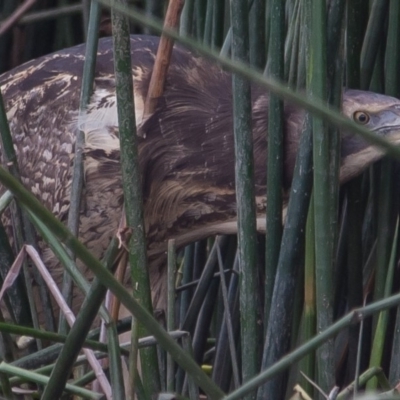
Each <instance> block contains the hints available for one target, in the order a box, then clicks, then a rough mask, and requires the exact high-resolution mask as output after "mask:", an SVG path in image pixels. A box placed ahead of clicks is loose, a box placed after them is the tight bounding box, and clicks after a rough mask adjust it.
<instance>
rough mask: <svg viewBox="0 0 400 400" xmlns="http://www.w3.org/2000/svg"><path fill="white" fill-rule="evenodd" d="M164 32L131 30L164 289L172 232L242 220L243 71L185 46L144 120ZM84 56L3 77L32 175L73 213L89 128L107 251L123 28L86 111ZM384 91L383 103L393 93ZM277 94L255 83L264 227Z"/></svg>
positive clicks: (85, 204) (289, 151)
mask: <svg viewBox="0 0 400 400" xmlns="http://www.w3.org/2000/svg"><path fill="white" fill-rule="evenodd" d="M158 42H159V40H158V39H157V38H154V37H150V36H133V37H132V38H131V48H132V63H133V64H132V75H133V77H134V98H135V107H136V109H135V114H136V121H137V124H138V140H139V153H140V168H141V172H142V189H143V196H144V214H145V223H146V232H147V238H148V255H149V260H150V275H151V279H152V285H153V290H154V292H157V293H158V295H160V293H161V292H162V290H163V286H164V285H165V282H166V281H165V277H164V272H165V268H162V267H161V266H162V262H163V260H165V251H166V248H167V239H169V238H175V239H176V242H177V245H178V247H180V246H183V245H185V244H187V243H189V242H191V241H194V240H198V239H200V238H204V237H206V236H208V235H210V234H216V233H234V232H235V231H236V229H237V226H236V195H235V179H234V140H233V121H232V83H231V76H230V74H229V73H227V72H225V71H224V70H222V69H221V68H220V67H219V66H217V65H215V64H213V63H211V62H209V61H207V60H206V59H204V58H201V57H199V56H198V55H196V54H195V53H194V52H192V51H190V50H187V49H185V48H183V47H181V46H178V45H175V47H174V51H173V56H172V62H171V65H170V68H169V72H168V78H167V82H166V85H165V90H164V94H163V96H162V98H161V99H159V101H158V104H157V108H156V110H155V112H154V113H153V114H152V115H150V116H149V117H148V118H147V119H145V120H144V119H143V108H144V101H145V97H146V93H147V90H148V85H149V80H150V74H151V71H152V67H153V63H154V59H155V54H156V51H157V46H158ZM83 63H84V46H83V45H81V46H76V47H73V48H70V49H66V50H63V51H60V52H57V53H54V54H51V55H49V56H46V57H43V58H40V59H38V60H34V61H31V62H29V63H26V64H24V65H22V66H20V67H18V68H16V69H14V70H12V71H11V72H10V73H7V74H4V75H2V76H0V86H1V90H2V93H3V96H4V100H5V106H6V110H7V115H8V118H9V122H10V127H11V131H12V134H13V138H14V143H15V148H16V151H17V154H18V162H19V166H20V170H21V175H22V180H23V183H24V184H25V186H26V187H27V188H28V189H30V190H31V191H32V192H33V193H34V194H35V195H36V196H37V197H38V198H39V199H41V201H42V202H43V204H45V206H46V207H47V208H48V209H49V210H51V211H52V212H53V213H54V214H55V215H56V216H57V217H58V218H59V219H61V220H64V221H65V220H66V217H67V214H68V209H69V196H70V186H71V179H72V176H71V165H72V163H73V153H74V143H75V135H76V132H77V131H78V129H80V130H82V131H83V132H84V133H85V138H86V145H85V149H84V155H85V161H84V163H85V164H84V168H85V187H84V193H83V197H82V201H81V220H80V235H79V237H80V239H81V240H82V241H83V242H84V243H85V244H86V245H87V246H88V248H89V249H90V250H91V251H92V252H93V253H94V254H95V255H96V256H97V257H101V256H102V255H103V253H104V251H105V249H106V248H107V245H108V243H109V241H110V239H111V238H112V237H113V236H114V235H115V233H116V231H117V228H118V225H119V221H120V218H121V214H122V204H123V192H122V184H121V173H120V151H119V139H118V119H117V107H116V96H115V81H114V72H113V53H112V39H111V38H106V39H101V40H100V41H99V48H98V57H97V65H96V77H95V82H94V93H93V96H92V98H91V102H90V104H89V106H88V108H87V110H86V112H85V113H84V114H83V115H79V113H78V108H79V95H80V87H81V75H82V71H83ZM347 96H348V97H347V98H345V102H344V113H345V114H346V115H348V116H351V115H352V113H353V112H354V109H359V107H362V106H363V105H364V103H367V102H368V98H367V99H365V97H364V98H362V97H361V96H360V97H359V98H358V97H357V96H358V92H351V93H349V94H348V95H347ZM346 99H347V100H346ZM354 99H355V100H354ZM374 99H376V102H378V103H379V101H381V100H382V96H381V97H380V98H379V97H378V98H375V97H374ZM387 99H389V98H386V100H387ZM354 101H355V103H354ZM382 101H383V100H382ZM387 101H388V102H392V103H393V101H397V100H395V99H391V100H387ZM383 102H384V101H383ZM268 104H269V101H268V94H267V92H266V91H265V90H263V89H261V88H259V87H255V86H254V87H252V106H253V139H254V140H253V146H254V170H255V185H256V199H255V201H256V205H257V212H258V218H257V226H258V229H260V230H265V207H266V196H265V193H266V158H267V139H266V138H267V127H268V124H267V118H268ZM388 104H389V103H386V105H388ZM284 114H285V115H284V116H285V126H284V131H285V132H284V133H285V136H284V138H285V140H284V149H285V150H284V153H285V157H284V189H287V188H288V187H289V185H290V182H291V179H292V175H293V168H294V163H295V155H296V153H297V148H298V144H299V137H300V133H301V128H302V121H303V119H304V112H303V111H301V110H299V109H297V108H296V107H293V106H291V105H288V104H286V105H285V107H284ZM352 140H353V139H352ZM352 146H353V147H352V149H353V150H351V152H352V153H354V152H355V151H356V150H360V149H364V150H365V151H367V150H368V146H367V144H366V143H365V142H362V141H360V140H359V139H358V138H355V139H354V140H353V142H352ZM369 149H370V150H368V151H370V152H371V151H372V153H369V154H368V157H369V158H368V159H365V160H363V162H364V164H363V166H362V167H361V168H358V169H354V166H353V165H352V164H351V162H350V161H351V160H349V162H348V164H345V163H344V164H343V168H342V171H343V176H344V177H345V178H346V179H349V178H350V177H351V176H353V175H354V174H356V173H358V172H360V171H361V170H362V168H363V167H365V166H366V165H368V163H370V162H372V161H373V160H375V159H376V158H377V157H380V155H381V152H379V151H377V150H376V149H375V150H374V149H372V150H371V148H370V147H369ZM343 154H344V155H345V153H343ZM344 160H346V157H345V158H344ZM3 161H4V160H3ZM346 166H349V168H348V169H346V168H347V167H346ZM345 167H346V168H345ZM42 250H43V253H44V260H45V262H46V263H47V265H48V266H49V268H50V270H51V271H52V273H53V275H55V276H57V280H58V281H59V279H60V277H61V274H62V269H61V268H60V267H59V264H58V262H57V260H56V259H55V257H54V256H53V255H52V254H51V252H50V251H49V250H48V249H44V248H42ZM159 297H160V296H159ZM161 297H162V294H161Z"/></svg>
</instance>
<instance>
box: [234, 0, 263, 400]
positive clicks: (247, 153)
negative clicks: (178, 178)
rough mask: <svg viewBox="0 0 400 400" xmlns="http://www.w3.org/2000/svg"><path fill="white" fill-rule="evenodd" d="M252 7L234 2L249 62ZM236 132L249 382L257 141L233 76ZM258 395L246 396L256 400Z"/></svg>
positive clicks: (253, 350)
mask: <svg viewBox="0 0 400 400" xmlns="http://www.w3.org/2000/svg"><path fill="white" fill-rule="evenodd" d="M248 11H249V9H248V3H247V1H242V0H232V1H231V22H232V58H233V60H240V61H243V62H249V52H248V48H249V34H248V32H249V24H248ZM232 85H233V111H234V116H233V131H234V139H235V160H236V161H235V181H236V202H237V213H238V250H239V263H240V318H241V344H242V378H243V382H246V381H247V380H249V379H250V378H252V377H253V376H255V374H256V373H257V371H258V363H259V352H258V351H257V346H256V345H255V344H256V343H258V338H259V332H258V326H257V313H256V310H257V296H256V293H257V284H256V251H257V249H256V219H255V216H256V214H255V200H254V199H255V195H254V165H253V164H254V161H253V137H252V128H251V93H250V83H249V81H247V80H245V79H243V77H241V76H239V75H237V74H233V76H232ZM253 398H254V395H249V396H246V399H253Z"/></svg>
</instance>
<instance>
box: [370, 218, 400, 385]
mask: <svg viewBox="0 0 400 400" xmlns="http://www.w3.org/2000/svg"><path fill="white" fill-rule="evenodd" d="M398 234H399V218H397V223H396V228H395V235H394V238H393V242H392V249H391V254H390V261H389V266H388V271H387V275H386V282H385V288H384V297H389V296H390V294H391V291H392V287H393V278H394V269H395V264H396V256H397V245H398ZM388 323H389V311H388V310H384V311H381V312H380V313H379V316H378V321H377V325H376V329H375V334H374V341H373V344H372V349H371V357H370V361H369V367H370V368H372V367H380V366H381V365H382V357H383V350H384V346H385V343H386V340H387V339H386V338H387V329H388ZM377 386H378V380H377V378H376V377H375V378H373V379H371V380H369V381H368V383H367V389H368V390H376V388H377Z"/></svg>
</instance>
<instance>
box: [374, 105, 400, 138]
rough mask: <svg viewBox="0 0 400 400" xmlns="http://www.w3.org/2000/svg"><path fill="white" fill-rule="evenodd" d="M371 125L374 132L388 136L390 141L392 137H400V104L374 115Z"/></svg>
mask: <svg viewBox="0 0 400 400" xmlns="http://www.w3.org/2000/svg"><path fill="white" fill-rule="evenodd" d="M370 125H371V128H372V130H373V131H375V132H376V133H378V134H380V135H382V136H387V138H388V139H389V140H390V139H391V137H392V135H395V136H398V135H399V136H400V104H396V105H393V106H391V107H389V108H386V109H385V110H381V111H380V112H378V113H376V114H372V115H371V122H370Z"/></svg>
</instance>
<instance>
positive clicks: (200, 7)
mask: <svg viewBox="0 0 400 400" xmlns="http://www.w3.org/2000/svg"><path fill="white" fill-rule="evenodd" d="M209 1H212V0H209ZM206 9H207V1H205V0H195V15H196V39H197V40H198V41H200V42H202V41H203V38H204V25H205V19H206Z"/></svg>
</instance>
